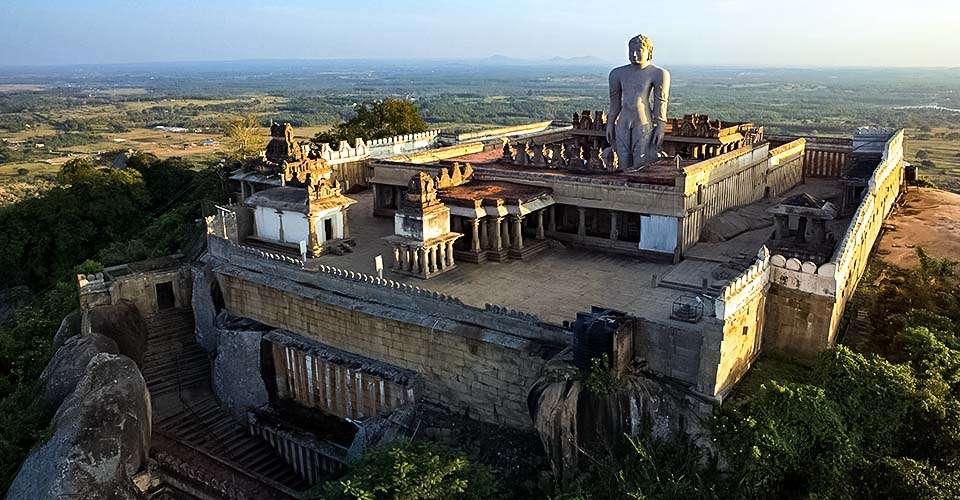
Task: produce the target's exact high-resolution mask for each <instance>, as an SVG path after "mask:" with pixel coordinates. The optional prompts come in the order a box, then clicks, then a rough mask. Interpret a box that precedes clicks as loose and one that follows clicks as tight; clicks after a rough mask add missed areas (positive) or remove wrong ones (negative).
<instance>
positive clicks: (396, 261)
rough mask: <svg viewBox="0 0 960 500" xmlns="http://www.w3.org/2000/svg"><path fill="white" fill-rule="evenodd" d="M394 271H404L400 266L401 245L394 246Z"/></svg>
mask: <svg viewBox="0 0 960 500" xmlns="http://www.w3.org/2000/svg"><path fill="white" fill-rule="evenodd" d="M392 269H402V267H401V265H400V245H394V246H393V267H392Z"/></svg>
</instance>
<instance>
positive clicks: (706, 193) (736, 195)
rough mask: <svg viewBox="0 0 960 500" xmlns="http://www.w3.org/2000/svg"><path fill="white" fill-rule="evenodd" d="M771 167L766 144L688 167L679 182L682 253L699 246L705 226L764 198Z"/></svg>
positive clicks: (741, 149)
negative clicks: (729, 211)
mask: <svg viewBox="0 0 960 500" xmlns="http://www.w3.org/2000/svg"><path fill="white" fill-rule="evenodd" d="M768 168H769V151H768V146H767V145H766V144H761V145H758V146H745V147H743V148H740V149H737V150H735V151H731V152H729V153H725V154H722V155H720V156H717V157H715V158H710V159H708V160H704V161H702V162H699V163H696V164H694V165H691V166H689V167H686V168H684V175H683V176H681V177H680V178H679V179H678V181H677V183H678V187H681V188H682V189H683V195H684V198H683V200H682V203H681V207H680V212H681V213H680V216H681V217H683V219H682V227H681V230H680V234H679V237H680V245H679V247H680V250H681V252H683V251H685V250H686V249H688V248H690V247H692V246H693V245H696V244H697V242H698V241H699V240H700V231H701V230H702V229H703V225H704V224H706V223H707V221H709V220H710V219H711V218H713V217H715V216H717V215H719V214H721V213H723V212H724V211H726V210H729V209H731V208H736V207H741V206H744V205H748V204H750V203H753V202H755V201H757V200H759V199H761V198H763V197H764V196H765V195H766V188H767V171H768Z"/></svg>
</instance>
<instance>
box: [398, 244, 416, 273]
mask: <svg viewBox="0 0 960 500" xmlns="http://www.w3.org/2000/svg"><path fill="white" fill-rule="evenodd" d="M412 264H413V262H411V260H410V247H408V246H402V247H400V269H403V270H404V271H409V270H410V266H411V265H412Z"/></svg>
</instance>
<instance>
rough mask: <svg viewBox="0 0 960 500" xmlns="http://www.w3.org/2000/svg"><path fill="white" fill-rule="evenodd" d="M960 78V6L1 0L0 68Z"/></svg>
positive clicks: (879, 1)
mask: <svg viewBox="0 0 960 500" xmlns="http://www.w3.org/2000/svg"><path fill="white" fill-rule="evenodd" d="M637 33H643V34H646V35H648V36H650V37H651V38H652V39H653V41H654V44H655V62H657V63H659V64H663V65H669V64H684V65H685V64H705V65H718V66H776V67H796V66H871V67H876V66H881V67H883V66H901V67H902V66H947V67H960V0H896V1H893V0H795V1H792V2H782V1H777V0H767V1H764V0H751V1H743V0H674V1H666V0H632V1H621V0H608V1H598V0H573V1H569V0H533V1H524V0H473V1H440V0H434V1H427V0H417V1H405V0H392V1H375V0H341V1H329V0H313V1H307V0H296V1H295V0H287V1H267V0H260V1H251V0H193V1H184V0H163V1H157V0H140V1H134V0H128V1H121V0H0V66H18V65H50V64H104V63H130V62H161V61H178V62H179V61H223V60H242V59H328V58H362V59H369V58H374V59H472V58H483V57H488V56H491V55H494V54H500V55H505V56H510V57H516V58H526V59H543V58H552V57H579V56H594V57H598V58H601V59H604V60H606V61H612V62H621V61H623V62H625V60H626V41H627V39H628V38H630V37H631V36H633V35H635V34H637Z"/></svg>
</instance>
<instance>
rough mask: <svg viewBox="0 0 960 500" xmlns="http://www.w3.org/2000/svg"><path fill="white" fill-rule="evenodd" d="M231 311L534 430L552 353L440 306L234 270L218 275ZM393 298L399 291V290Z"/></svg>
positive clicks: (431, 394)
mask: <svg viewBox="0 0 960 500" xmlns="http://www.w3.org/2000/svg"><path fill="white" fill-rule="evenodd" d="M217 272H218V274H219V275H220V280H221V284H222V287H223V292H224V298H225V302H226V308H227V310H228V311H229V312H230V313H231V314H234V315H236V316H242V317H247V318H251V319H254V320H256V321H259V322H261V323H264V324H266V325H269V326H271V327H274V328H282V329H286V330H290V331H292V332H296V333H298V334H300V335H303V336H306V337H308V338H312V339H315V340H316V341H318V342H322V343H324V344H327V345H331V346H336V347H337V348H340V349H343V350H345V351H348V352H351V353H354V354H357V355H360V356H365V357H368V358H373V359H377V360H381V361H383V362H385V363H389V364H392V365H395V366H397V367H400V368H404V369H407V370H411V371H413V372H416V373H417V374H419V375H420V376H421V377H422V381H423V391H422V392H421V397H422V398H423V399H425V400H427V401H429V402H433V403H436V404H439V405H441V406H444V407H446V408H449V409H450V410H452V411H454V412H459V413H464V414H467V415H469V416H471V417H473V418H475V419H478V420H481V421H484V422H490V423H495V424H500V425H506V426H510V427H515V428H521V429H529V428H530V426H531V423H530V418H529V415H528V413H527V408H526V398H527V392H528V390H529V388H530V386H531V385H532V384H533V382H534V381H535V380H536V377H537V375H538V374H539V372H540V369H541V367H542V366H543V364H544V363H545V358H547V357H549V355H551V354H552V353H554V352H555V350H551V349H547V350H544V347H545V346H543V345H541V344H539V343H537V342H531V341H529V340H526V339H523V338H520V337H510V336H507V335H504V334H498V333H497V332H493V331H490V330H487V329H485V328H482V327H480V326H478V325H471V324H465V323H460V322H457V321H451V320H450V319H449V318H447V317H445V316H442V315H440V314H437V312H438V311H440V310H442V309H443V307H442V306H441V307H436V308H429V309H416V310H428V311H431V312H433V313H434V314H429V315H428V314H422V313H418V312H414V311H416V310H414V311H409V310H405V309H403V308H399V307H393V306H389V305H386V304H377V303H371V302H367V303H362V302H360V301H355V300H347V301H345V300H344V298H343V297H342V296H338V295H334V294H331V293H330V291H329V290H327V291H324V290H319V289H316V288H312V287H307V286H304V285H301V284H299V283H295V282H292V281H287V280H280V279H276V278H274V277H272V276H269V275H264V274H260V273H255V272H252V271H247V270H243V269H239V268H235V267H233V266H230V268H229V269H227V268H224V267H221V268H218V269H217ZM394 294H395V295H396V294H397V292H396V291H394Z"/></svg>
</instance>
